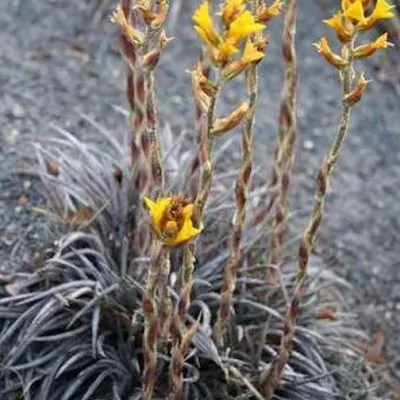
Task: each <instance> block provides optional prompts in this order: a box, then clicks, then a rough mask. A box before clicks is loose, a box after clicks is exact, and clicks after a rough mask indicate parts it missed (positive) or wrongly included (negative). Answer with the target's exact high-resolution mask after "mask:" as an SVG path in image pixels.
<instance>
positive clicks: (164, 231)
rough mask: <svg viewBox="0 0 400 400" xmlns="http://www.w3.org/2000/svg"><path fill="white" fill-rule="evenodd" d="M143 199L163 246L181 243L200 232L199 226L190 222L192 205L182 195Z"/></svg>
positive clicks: (174, 245)
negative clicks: (154, 199)
mask: <svg viewBox="0 0 400 400" xmlns="http://www.w3.org/2000/svg"><path fill="white" fill-rule="evenodd" d="M144 201H145V203H146V205H147V207H148V209H149V212H150V217H151V224H152V227H153V229H154V230H155V232H156V233H157V235H158V236H159V238H160V239H161V240H162V242H163V243H164V245H165V246H168V247H176V246H179V245H182V244H184V243H186V242H187V241H189V240H190V239H192V238H193V237H194V236H196V235H198V234H199V233H200V231H201V228H200V229H198V228H195V227H194V226H193V222H192V216H193V208H194V206H193V204H191V203H189V202H188V201H187V200H186V199H184V198H183V197H181V196H172V197H161V198H159V199H157V200H156V201H153V200H151V199H149V198H148V197H145V198H144Z"/></svg>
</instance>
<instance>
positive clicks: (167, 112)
mask: <svg viewBox="0 0 400 400" xmlns="http://www.w3.org/2000/svg"><path fill="white" fill-rule="evenodd" d="M180 3H182V4H181V8H180V11H178V12H176V11H175V12H174V13H173V15H172V17H173V18H172V19H171V21H170V25H169V26H168V29H167V30H168V33H169V35H171V36H174V37H176V39H175V40H174V41H173V42H172V43H171V44H170V45H169V48H168V50H167V51H166V52H165V54H164V56H163V58H162V60H161V64H160V68H159V72H158V76H157V80H158V81H157V82H158V83H157V90H158V95H159V101H158V106H159V116H160V121H161V122H162V123H169V124H170V125H171V126H172V128H173V131H174V132H179V131H180V130H182V129H186V130H187V129H191V126H192V125H191V124H192V122H191V121H192V119H191V118H192V103H191V101H190V96H191V92H190V79H189V75H188V74H187V73H185V70H186V69H188V68H190V67H191V66H192V65H193V64H194V62H195V61H196V59H197V57H198V55H199V48H198V41H196V37H195V34H194V32H193V29H192V28H191V25H190V12H192V11H193V9H194V7H195V5H196V4H197V2H194V1H191V2H184V1H179V0H173V7H175V9H176V10H177V9H178V7H179V5H180ZM315 4H316V3H315V2H314V1H312V0H304V1H303V2H301V5H300V6H299V19H298V28H297V49H298V58H299V60H298V63H299V72H300V79H299V109H298V117H299V118H298V124H299V132H298V140H297V154H296V160H295V174H294V184H293V198H292V203H291V208H292V210H293V217H292V221H293V226H294V227H295V230H297V232H301V230H300V229H301V228H302V227H304V225H305V223H306V217H307V213H308V211H309V210H310V208H311V205H312V200H313V188H314V177H315V175H316V171H317V169H318V166H319V165H320V163H321V160H322V158H323V154H324V151H325V150H326V149H327V147H328V145H329V143H330V141H331V139H332V138H333V135H334V133H335V126H336V124H337V121H338V106H339V101H340V93H339V88H338V79H337V75H336V72H335V71H334V70H333V69H332V68H330V67H329V66H328V64H326V63H325V62H324V61H323V60H322V59H321V57H320V56H319V55H318V54H317V53H316V51H315V49H314V48H313V46H312V43H313V42H315V41H316V40H318V38H320V37H321V36H326V35H328V36H329V32H328V29H327V28H326V27H325V26H324V25H323V24H322V23H321V20H322V19H324V18H327V17H329V16H330V15H331V12H332V10H331V8H330V7H328V6H325V5H324V6H321V5H319V6H317V5H315ZM321 4H324V3H321ZM111 8H112V4H111V3H110V2H107V1H104V0H97V1H94V0H87V1H81V0H69V1H63V0H41V1H21V0H8V1H7V2H5V1H3V2H0V31H1V35H0V49H1V52H0V87H1V92H0V93H1V97H2V98H1V101H0V126H1V136H0V141H1V142H0V145H1V146H0V163H1V165H2V169H1V171H0V233H1V235H0V266H1V265H2V266H4V267H9V268H10V267H15V266H17V265H20V263H21V262H27V261H29V259H30V257H31V255H32V252H37V251H38V249H39V248H40V246H38V240H39V238H40V237H41V235H42V234H43V233H44V231H45V229H44V228H43V224H42V223H41V222H42V221H41V219H40V217H37V216H34V215H32V213H31V212H30V211H29V208H30V206H32V205H37V204H39V203H41V202H42V201H43V199H42V197H41V196H40V194H39V193H38V192H37V186H36V183H35V181H33V180H32V179H30V178H29V177H26V176H21V175H20V174H18V173H17V172H18V168H19V166H20V165H21V153H20V149H21V146H20V145H21V144H24V143H26V142H27V141H29V140H37V139H38V138H40V137H43V136H44V135H54V134H55V132H54V129H53V127H52V125H57V126H60V127H63V128H65V129H67V130H68V131H70V132H72V133H73V134H75V135H76V136H77V137H79V138H84V139H85V140H86V139H87V140H97V138H96V130H95V129H93V128H92V127H91V126H90V124H89V123H88V122H87V120H86V119H85V118H84V115H86V116H88V117H90V118H91V119H93V120H95V121H96V122H98V123H99V124H102V125H104V126H105V127H107V129H108V130H109V131H110V134H112V133H113V132H121V131H122V130H125V129H127V124H126V121H125V118H124V117H123V116H122V115H121V114H120V113H119V112H118V111H116V108H115V106H117V107H122V108H124V107H125V99H124V79H123V74H124V68H123V63H122V60H121V57H120V55H119V53H118V48H117V45H116V34H115V27H113V26H112V25H111V24H110V22H109V19H108V16H109V14H110V11H111ZM179 13H180V14H179ZM178 18H179V23H177V20H178ZM281 28H282V22H281V21H277V22H272V23H271V24H270V26H269V28H268V30H269V35H270V45H269V48H268V52H267V57H266V60H264V62H263V64H262V65H263V66H262V68H261V79H260V81H261V85H260V88H261V91H262V95H261V96H260V101H259V104H258V108H259V114H258V118H257V124H256V138H255V139H256V146H255V158H256V160H258V161H259V162H263V163H264V164H263V165H266V163H265V161H263V160H266V159H267V160H272V154H273V150H274V147H275V139H274V137H275V130H276V128H275V126H276V119H277V110H278V105H279V97H280V89H281V80H282V72H281V58H280V34H281ZM372 34H373V35H375V36H376V35H377V34H376V32H373V33H372ZM329 37H330V36H329ZM399 60H400V52H399V49H398V48H396V47H393V48H390V49H389V50H388V52H387V53H386V55H385V54H383V53H382V54H377V55H375V56H374V57H373V58H372V59H371V60H368V61H367V62H363V63H362V64H361V65H359V66H358V69H359V70H361V69H362V70H363V71H365V74H366V76H367V77H368V78H369V79H372V80H373V81H372V82H371V84H370V85H369V87H368V90H367V92H366V95H365V97H364V98H363V99H362V102H361V103H360V104H359V105H357V106H356V107H355V108H354V111H353V114H352V118H351V127H350V134H349V136H348V138H347V140H346V142H345V145H344V148H343V151H342V153H341V156H340V159H339V161H338V165H337V167H336V169H335V171H334V176H333V179H332V181H331V190H330V194H329V196H328V199H327V203H326V211H325V215H324V221H323V228H322V231H321V235H320V237H319V240H318V243H317V252H318V254H319V255H320V257H321V259H322V260H323V261H324V263H325V264H326V268H332V269H334V270H335V271H336V272H337V273H338V274H340V275H342V276H344V277H346V278H347V279H348V280H349V281H350V282H351V283H352V285H353V286H354V291H353V292H352V295H353V296H354V298H351V299H350V298H349V302H351V303H352V304H353V300H355V303H354V305H353V308H354V311H355V312H357V313H359V314H360V315H361V316H362V321H363V322H364V323H365V324H366V326H368V327H369V328H370V329H372V330H375V329H383V330H384V331H385V332H386V333H387V342H386V343H387V349H386V350H387V352H388V353H389V355H390V356H391V357H392V360H393V362H394V365H395V363H396V361H397V367H398V368H399V369H400V356H399V355H400V268H399V267H400V265H399V264H400V250H399V249H400V247H399V243H400V233H399V232H400V191H399V190H398V188H399V182H400V67H399V64H400V63H399ZM242 92H243V91H242V90H241V83H238V84H234V85H231V87H229V89H228V90H227V91H226V93H225V95H224V101H223V103H224V106H222V107H220V112H221V113H223V112H224V110H227V109H232V108H233V107H234V106H235V105H237V104H239V102H240V98H241V97H240V95H241V93H242ZM100 145H101V144H100ZM22 147H24V146H22ZM238 151H239V150H238ZM268 165H269V164H268ZM263 170H265V171H268V168H263ZM266 175H267V173H266ZM21 196H25V197H21ZM16 243H18V244H19V245H20V246H19V250H18V251H14V252H12V249H13V248H15V245H16Z"/></svg>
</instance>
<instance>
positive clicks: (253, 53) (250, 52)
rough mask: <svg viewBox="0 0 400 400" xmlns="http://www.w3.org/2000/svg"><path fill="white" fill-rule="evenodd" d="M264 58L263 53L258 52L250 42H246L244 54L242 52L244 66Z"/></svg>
mask: <svg viewBox="0 0 400 400" xmlns="http://www.w3.org/2000/svg"><path fill="white" fill-rule="evenodd" d="M263 57H264V53H263V52H262V51H258V50H257V48H256V46H255V45H254V43H253V42H252V41H251V40H248V41H247V42H246V45H245V46H244V52H243V59H242V60H243V62H244V63H245V64H250V63H252V62H255V61H258V60H261V59H262V58H263Z"/></svg>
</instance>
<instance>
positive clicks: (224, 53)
mask: <svg viewBox="0 0 400 400" xmlns="http://www.w3.org/2000/svg"><path fill="white" fill-rule="evenodd" d="M218 50H219V52H220V53H221V57H222V58H223V59H225V58H229V57H230V56H231V55H233V54H235V53H237V52H238V51H239V50H238V48H237V47H236V46H235V43H234V42H233V41H232V40H230V39H227V40H224V41H223V42H221V43H220V45H219V46H218Z"/></svg>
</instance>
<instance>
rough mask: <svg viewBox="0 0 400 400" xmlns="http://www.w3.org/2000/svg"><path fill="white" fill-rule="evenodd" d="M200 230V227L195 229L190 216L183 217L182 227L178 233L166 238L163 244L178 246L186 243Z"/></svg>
mask: <svg viewBox="0 0 400 400" xmlns="http://www.w3.org/2000/svg"><path fill="white" fill-rule="evenodd" d="M200 232H201V229H197V228H195V227H194V226H193V223H192V220H191V219H190V218H187V219H185V222H184V223H183V226H182V229H181V230H180V231H179V233H178V234H177V235H176V236H174V237H171V238H170V239H168V240H166V242H165V244H166V245H167V246H170V247H175V246H179V245H181V244H184V243H186V242H187V241H189V240H190V239H192V238H193V237H195V236H196V235H198V234H199V233H200Z"/></svg>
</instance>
